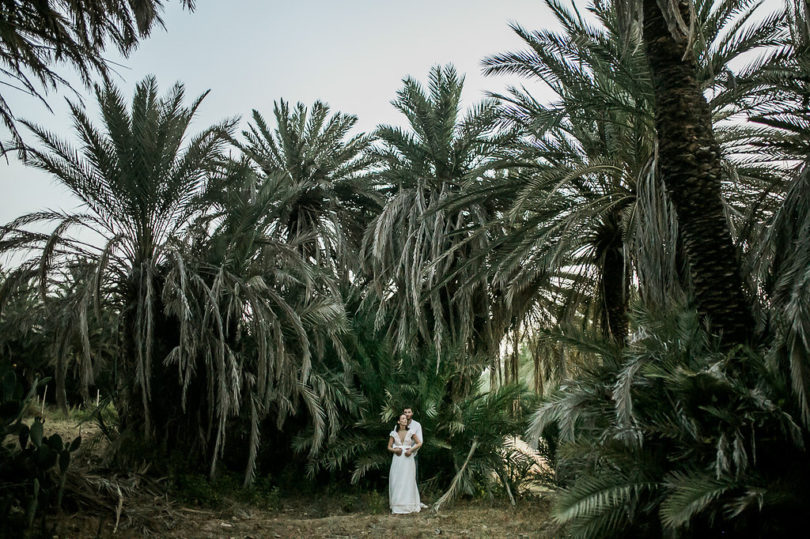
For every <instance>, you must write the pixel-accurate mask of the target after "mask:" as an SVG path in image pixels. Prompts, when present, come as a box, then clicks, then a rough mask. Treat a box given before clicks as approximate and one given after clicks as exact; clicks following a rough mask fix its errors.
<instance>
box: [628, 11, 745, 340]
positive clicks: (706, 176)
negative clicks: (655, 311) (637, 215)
mask: <svg viewBox="0 0 810 539" xmlns="http://www.w3.org/2000/svg"><path fill="white" fill-rule="evenodd" d="M666 5H667V6H668V8H669V11H668V12H665V11H663V10H662V8H661V7H660V6H659V5H658V3H657V2H656V1H655V0H643V2H642V10H643V11H642V12H643V39H644V44H645V47H646V48H645V50H646V55H647V59H648V61H649V64H650V75H651V79H652V83H653V94H654V96H655V126H656V131H657V133H658V156H659V157H658V158H659V165H658V166H659V167H660V171H661V176H662V179H663V181H664V184H665V185H666V187H667V192H668V194H669V196H670V199H671V200H672V202H673V205H674V206H675V211H676V214H677V216H678V227H679V231H680V234H681V237H682V238H683V246H684V251H685V252H686V254H687V256H688V258H689V270H690V277H691V280H692V286H693V289H694V293H695V300H696V303H697V306H698V309H699V311H700V313H701V314H702V315H703V316H704V317H706V318H707V319H708V320H709V322H710V323H711V325H712V327H713V328H714V329H715V330H716V331H718V332H720V333H722V334H723V335H724V337H725V339H726V342H728V343H729V344H730V345H731V344H735V343H742V342H746V341H748V340H750V338H751V335H752V331H753V329H754V325H753V316H752V304H751V301H750V299H748V298H746V296H745V293H744V291H743V283H742V278H741V275H740V264H739V261H738V260H739V259H738V257H737V253H736V250H735V248H734V244H733V243H732V238H731V233H730V231H729V227H728V222H727V220H726V217H725V214H724V211H723V200H722V197H721V193H720V186H721V179H722V173H723V171H722V164H721V151H720V147H719V145H718V143H717V140H716V138H715V136H714V132H713V130H712V116H711V111H710V109H709V106H708V104H707V102H706V98H705V97H704V95H703V92H702V88H701V87H700V84H699V81H698V79H697V74H698V64H697V57H696V55H695V54H694V50H693V49H692V48H691V47H690V46H689V45H690V39H691V37H690V36H691V33H690V31H689V30H688V25H689V24H691V22H690V21H691V19H692V17H693V15H692V13H691V11H690V9H689V6H690V3H688V2H678V1H675V0H671V1H669V2H668V3H667V4H666Z"/></svg>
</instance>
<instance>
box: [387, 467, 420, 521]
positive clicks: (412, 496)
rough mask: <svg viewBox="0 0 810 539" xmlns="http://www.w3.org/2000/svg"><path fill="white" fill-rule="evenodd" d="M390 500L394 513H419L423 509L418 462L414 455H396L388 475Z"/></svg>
mask: <svg viewBox="0 0 810 539" xmlns="http://www.w3.org/2000/svg"><path fill="white" fill-rule="evenodd" d="M388 501H389V504H390V505H391V512H392V513H394V514H404V513H418V512H419V510H420V509H421V504H420V500H419V489H418V488H417V487H416V462H415V461H414V457H413V455H411V456H410V457H406V456H405V453H402V455H394V456H393V458H392V459H391V472H390V473H389V475H388Z"/></svg>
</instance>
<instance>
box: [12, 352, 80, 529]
mask: <svg viewBox="0 0 810 539" xmlns="http://www.w3.org/2000/svg"><path fill="white" fill-rule="evenodd" d="M37 386H38V384H36V383H35V384H34V385H33V386H32V388H31V390H30V391H29V392H28V394H27V395H25V396H24V395H23V389H22V386H21V384H20V383H19V382H18V380H17V377H16V375H15V373H14V371H12V370H11V369H10V368H9V367H8V365H5V364H4V365H0V521H1V522H2V524H0V531H5V532H10V533H11V532H17V533H18V532H19V530H20V529H23V528H25V529H28V530H30V529H32V528H33V525H34V520H35V518H36V517H37V516H38V515H39V516H40V517H41V524H42V527H43V529H44V526H45V516H47V515H48V514H50V513H51V512H53V511H55V510H59V509H60V508H61V504H62V493H63V491H64V486H65V478H66V477H67V471H68V468H69V467H70V461H71V454H72V453H73V452H74V451H76V450H77V449H78V448H79V445H80V444H81V438H80V437H76V438H75V439H74V440H73V441H72V442H70V443H66V442H64V441H63V440H62V438H61V436H59V435H58V434H52V435H51V436H45V434H44V432H45V430H44V421H43V420H42V419H41V418H39V417H37V418H36V419H34V422H33V423H32V424H31V426H30V427H29V426H28V425H26V424H24V423H23V422H22V418H23V413H24V411H25V409H26V406H27V404H28V402H29V401H30V400H31V397H32V396H33V395H34V393H35V391H36V388H37ZM8 439H11V440H10V441H9V440H8Z"/></svg>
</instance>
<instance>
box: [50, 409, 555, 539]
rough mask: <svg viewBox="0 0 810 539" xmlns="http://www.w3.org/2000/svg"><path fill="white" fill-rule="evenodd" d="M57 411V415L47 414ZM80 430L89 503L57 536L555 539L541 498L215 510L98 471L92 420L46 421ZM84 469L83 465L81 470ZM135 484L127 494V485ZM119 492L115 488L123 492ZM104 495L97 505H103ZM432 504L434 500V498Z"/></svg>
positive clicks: (295, 502)
mask: <svg viewBox="0 0 810 539" xmlns="http://www.w3.org/2000/svg"><path fill="white" fill-rule="evenodd" d="M48 415H50V414H48ZM80 430H81V435H82V446H81V448H80V450H79V454H78V455H76V457H78V458H77V460H78V461H79V462H78V463H77V464H78V466H79V469H80V470H82V471H86V475H83V476H82V477H81V478H80V482H81V484H82V485H83V489H84V490H83V492H84V494H82V492H80V491H76V492H74V495H75V496H77V497H80V498H81V497H82V496H83V500H84V501H83V503H82V507H81V508H80V509H79V510H78V511H75V508H74V512H70V511H66V512H65V513H63V514H62V515H61V516H58V517H55V518H53V519H50V522H49V526H48V527H49V528H50V529H51V531H50V533H49V534H48V536H50V537H54V538H56V537H59V538H62V537H69V538H73V537H150V536H151V537H175V538H197V537H200V538H204V537H223V538H265V537H268V538H277V537H307V538H316V537H333V538H339V537H340V538H347V537H408V538H412V537H514V538H518V537H521V538H522V537H526V538H529V537H531V538H550V537H556V536H557V534H556V533H555V528H554V526H553V525H552V524H551V523H550V521H549V518H548V512H549V507H548V504H549V502H548V501H547V499H546V498H544V497H543V496H542V495H536V496H532V497H530V498H524V499H518V501H517V504H516V506H512V505H511V504H509V502H508V501H506V500H503V501H501V500H496V501H493V502H489V501H485V500H473V501H468V500H459V501H455V502H452V503H450V504H447V505H444V506H442V508H441V510H440V511H439V512H435V511H433V510H432V509H431V508H428V509H423V510H422V512H420V513H417V514H412V515H390V514H385V513H383V512H382V511H384V508H383V509H380V508H377V509H376V511H375V512H372V511H370V510H368V508H365V507H359V508H353V509H352V512H347V510H346V509H345V508H341V503H340V501H339V500H328V499H319V498H315V499H312V500H307V499H303V498H297V499H288V498H285V499H282V500H280V503H279V504H278V506H277V507H276V508H263V507H257V506H255V505H249V504H244V503H240V502H236V501H230V500H229V501H228V502H227V503H225V504H223V508H222V509H217V510H212V509H206V508H200V507H196V506H193V505H186V504H183V503H180V502H179V501H178V500H173V499H171V498H170V497H169V496H167V495H166V494H165V491H163V492H161V489H159V488H154V484H153V485H151V487H150V485H149V484H147V482H146V481H147V480H146V479H142V480H141V482H140V483H139V482H138V478H137V477H135V478H134V479H133V477H129V478H121V477H118V478H116V477H108V476H105V475H104V474H103V473H101V472H100V471H98V470H97V468H98V467H99V465H100V457H99V455H100V454H101V453H102V452H103V446H104V441H103V437H102V436H101V434H100V433H99V432H98V427H97V426H96V425H95V424H94V423H93V422H84V423H82V424H81V425H77V423H76V421H71V420H60V419H58V418H57V417H54V415H50V417H48V418H46V424H45V431H46V435H48V434H52V433H54V432H58V433H59V434H60V435H61V436H62V437H63V439H72V437H74V436H75V435H76V434H78V433H79V431H80ZM77 471H78V470H77ZM127 485H128V486H133V488H132V490H130V491H127V490H126V489H125V486H127ZM117 488H118V489H119V490H116V489H117ZM96 500H97V502H96ZM427 501H431V500H427Z"/></svg>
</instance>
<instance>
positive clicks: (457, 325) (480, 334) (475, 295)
mask: <svg viewBox="0 0 810 539" xmlns="http://www.w3.org/2000/svg"><path fill="white" fill-rule="evenodd" d="M463 84H464V79H463V77H459V76H458V74H457V73H456V70H455V68H453V67H452V66H447V67H444V68H442V67H439V66H436V67H434V68H432V69H431V70H430V73H429V75H428V86H427V89H425V88H424V87H423V86H422V85H421V84H420V83H419V82H417V81H416V80H414V79H412V78H410V77H408V78H406V79H405V80H404V85H403V87H402V89H401V90H399V92H398V93H397V99H396V100H395V101H394V102H393V104H394V106H395V107H396V108H397V109H398V110H399V111H401V112H402V113H403V114H404V115H405V117H406V118H407V119H408V124H409V126H408V128H407V129H402V128H397V127H393V126H380V127H379V128H378V129H377V131H376V133H375V134H376V136H377V137H378V138H379V139H380V145H379V146H377V147H376V148H375V149H374V155H375V157H376V158H377V159H379V161H380V163H381V170H380V172H379V174H378V177H377V181H378V183H379V186H380V189H381V190H382V191H383V192H384V193H385V194H386V196H387V202H386V204H385V207H384V208H383V210H382V212H381V213H380V214H379V215H378V216H377V217H376V218H375V220H374V221H373V223H372V224H371V226H370V227H369V229H368V232H367V234H366V238H365V241H364V252H365V254H364V259H365V260H366V264H367V269H368V271H369V273H370V274H371V275H372V276H373V282H374V289H375V292H376V295H377V297H378V298H379V299H380V300H381V301H380V303H379V306H380V307H379V310H378V322H379V321H381V320H384V319H386V317H389V318H388V319H390V320H393V323H392V324H391V326H390V328H389V335H391V336H392V337H393V338H394V342H395V345H396V346H397V347H398V348H399V349H407V348H411V347H414V346H416V347H418V346H420V345H423V344H428V345H430V344H432V345H433V346H435V347H437V348H438V349H440V350H441V348H442V347H443V346H445V347H450V346H454V345H457V346H459V347H461V348H466V347H468V346H469V347H470V348H469V349H468V350H473V351H474V350H475V349H476V347H482V346H484V345H488V346H490V347H495V346H497V344H495V343H497V342H499V340H500V339H499V338H494V337H493V336H492V332H491V329H492V327H491V324H490V320H489V313H490V290H489V289H488V286H487V283H486V279H481V278H476V277H474V276H473V273H472V271H471V270H470V269H469V267H468V266H467V265H466V262H467V261H468V260H469V257H470V255H471V253H472V250H473V248H474V247H475V248H480V247H481V246H482V245H483V244H484V243H486V241H487V239H486V237H485V236H479V237H478V238H476V239H474V240H469V241H467V236H468V235H469V231H470V230H471V229H472V228H474V227H479V226H481V225H482V224H484V223H485V222H487V221H488V220H489V218H490V215H489V209H488V208H487V207H486V206H485V205H482V204H476V205H470V206H468V207H465V208H459V209H452V210H451V209H448V208H446V207H443V204H445V203H446V202H447V201H448V200H449V199H450V197H451V196H452V195H453V194H454V193H458V192H459V191H460V190H461V189H462V186H463V185H465V184H468V183H472V184H475V183H480V182H484V181H486V179H487V177H489V176H491V175H493V174H494V173H495V171H496V170H498V169H499V168H501V167H502V166H503V164H502V161H501V159H500V156H501V155H502V154H503V152H504V151H505V148H506V146H507V143H508V141H509V140H510V139H511V135H510V134H509V133H502V132H498V131H497V129H496V128H497V113H496V105H495V103H494V102H493V101H491V100H488V101H484V102H481V103H479V104H478V105H475V106H473V107H472V108H470V109H469V110H468V111H467V113H466V115H464V116H462V115H461V110H460V103H461V91H462V88H463ZM471 242H472V243H471ZM462 284H469V286H462ZM436 357H437V358H439V357H441V353H438V354H436Z"/></svg>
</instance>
